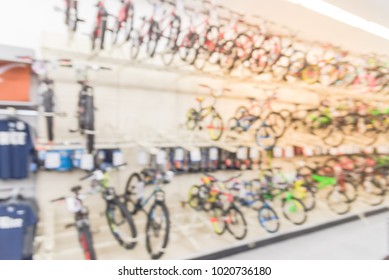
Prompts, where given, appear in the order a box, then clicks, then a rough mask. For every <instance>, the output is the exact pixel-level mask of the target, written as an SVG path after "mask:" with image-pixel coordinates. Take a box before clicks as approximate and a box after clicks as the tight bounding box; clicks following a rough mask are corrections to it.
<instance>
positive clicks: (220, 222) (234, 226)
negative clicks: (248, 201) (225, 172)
mask: <svg viewBox="0 0 389 280" xmlns="http://www.w3.org/2000/svg"><path fill="white" fill-rule="evenodd" d="M204 175H205V176H206V177H203V178H202V181H203V183H204V184H203V185H201V186H192V188H191V189H190V190H189V199H188V204H189V206H191V207H192V208H194V209H195V210H197V211H200V210H203V211H205V212H210V213H211V217H210V221H211V224H212V227H213V229H214V232H215V233H216V234H218V235H222V234H223V233H224V232H225V231H226V230H227V231H228V232H229V233H230V234H231V235H232V236H233V237H234V238H235V239H237V240H242V239H244V238H245V237H246V235H247V230H248V229H247V222H246V219H245V217H244V215H243V213H242V212H241V211H240V209H239V208H238V207H237V206H236V204H235V198H234V196H233V195H232V194H231V193H229V192H228V191H227V189H226V186H225V184H227V183H229V182H232V181H233V180H235V179H236V178H238V177H240V176H241V174H240V175H238V176H234V177H231V178H229V179H227V180H223V181H220V180H218V179H216V178H215V177H213V176H212V175H209V174H206V173H205V174H204ZM222 196H224V197H225V198H226V200H227V203H228V206H227V207H224V205H223V203H222V200H221V197H222Z"/></svg>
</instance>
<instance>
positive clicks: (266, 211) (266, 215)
mask: <svg viewBox="0 0 389 280" xmlns="http://www.w3.org/2000/svg"><path fill="white" fill-rule="evenodd" d="M273 220H275V221H276V222H275V227H274V228H273V227H270V226H269V225H268V223H267V222H269V221H273ZM258 221H259V224H260V226H261V227H262V228H264V229H265V230H266V231H267V232H269V233H276V232H277V231H278V230H279V229H280V219H279V218H278V215H277V213H276V211H275V210H274V209H273V208H271V207H270V206H263V207H262V208H261V209H259V210H258Z"/></svg>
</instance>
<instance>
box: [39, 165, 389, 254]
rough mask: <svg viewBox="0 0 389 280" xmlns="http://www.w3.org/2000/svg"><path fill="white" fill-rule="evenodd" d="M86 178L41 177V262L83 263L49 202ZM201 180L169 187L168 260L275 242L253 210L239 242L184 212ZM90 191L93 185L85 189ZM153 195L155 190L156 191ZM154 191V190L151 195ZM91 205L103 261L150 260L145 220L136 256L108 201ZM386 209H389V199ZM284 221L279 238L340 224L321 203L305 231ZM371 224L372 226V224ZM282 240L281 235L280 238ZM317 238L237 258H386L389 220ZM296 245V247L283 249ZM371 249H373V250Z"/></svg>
mask: <svg viewBox="0 0 389 280" xmlns="http://www.w3.org/2000/svg"><path fill="white" fill-rule="evenodd" d="M129 174H130V170H123V171H120V172H117V173H116V174H113V175H114V176H112V177H113V180H112V184H113V185H115V186H117V188H116V189H117V191H118V192H119V193H122V192H123V189H124V185H125V183H126V180H127V178H128V176H129ZM234 174H236V173H228V174H226V173H225V172H218V173H217V177H220V178H228V177H229V176H232V175H234ZM82 175H83V173H81V172H71V173H55V172H41V173H40V175H39V178H38V197H39V200H40V205H41V224H40V227H39V233H40V235H41V246H40V250H39V252H38V254H37V255H36V258H37V259H82V252H81V250H80V246H79V244H78V241H77V234H76V231H75V229H74V228H68V229H65V228H64V225H66V224H68V223H71V222H72V219H73V217H72V214H71V213H69V212H67V210H66V209H65V208H66V207H65V205H61V204H58V205H57V204H55V205H53V204H50V203H49V200H50V199H53V198H55V197H59V196H63V195H67V194H69V188H70V187H71V186H74V185H77V184H79V183H80V182H79V181H78V178H80V177H81V176H82ZM255 175H256V172H255V171H246V172H245V174H244V178H245V179H252V178H254V177H255ZM200 178H201V174H192V175H185V176H177V177H176V178H175V179H174V181H173V183H171V184H169V185H166V186H164V189H165V191H166V200H167V202H168V207H169V211H170V216H171V220H172V227H171V234H170V240H169V245H168V248H167V252H166V254H165V255H164V258H165V259H182V258H184V259H185V258H193V257H197V256H200V255H202V254H209V253H213V252H215V251H218V250H222V249H226V248H229V247H231V246H240V245H243V244H246V243H251V242H256V241H258V240H263V239H267V238H269V237H273V236H275V235H274V234H268V233H267V232H265V231H264V230H263V229H262V228H261V227H260V226H259V224H258V220H257V214H256V212H255V211H252V210H250V209H244V213H245V216H246V219H247V221H248V223H249V225H248V226H249V227H248V235H247V237H246V239H245V240H242V241H237V240H235V239H234V238H233V237H231V236H230V235H227V234H225V235H223V236H218V235H216V234H215V233H214V232H213V231H212V228H211V226H210V223H209V219H208V217H207V215H206V214H205V213H197V212H196V211H194V210H193V209H190V208H189V207H185V208H182V206H181V203H180V202H181V201H183V200H185V199H186V196H187V192H188V189H189V188H190V186H191V185H192V184H195V183H199V182H200ZM83 185H84V186H85V187H86V186H87V183H83ZM150 189H152V187H151V188H150ZM150 189H148V190H150ZM85 202H86V204H87V205H88V206H89V209H90V212H91V214H90V217H91V224H92V229H93V233H94V235H93V238H94V244H95V249H96V251H97V255H98V257H99V259H148V258H149V256H148V254H147V252H146V249H145V235H144V231H145V230H144V228H145V216H144V215H141V213H140V214H139V215H137V216H136V219H135V222H136V226H137V228H138V232H139V233H140V235H139V240H138V243H139V244H138V245H137V246H136V248H135V249H133V250H125V249H123V248H121V247H120V246H119V245H118V244H117V242H116V241H115V240H114V238H113V237H112V235H111V234H110V232H109V228H108V226H107V222H106V219H105V217H104V215H102V214H103V213H104V209H105V205H104V201H103V199H102V198H101V197H99V196H98V195H97V196H94V197H90V198H88V199H87V200H86V201H85ZM385 205H386V206H387V207H389V197H387V199H386V202H385ZM367 209H369V207H368V206H367V205H366V204H364V203H361V202H359V201H357V202H356V203H354V204H353V205H352V210H353V211H352V212H354V213H356V212H360V211H364V210H367ZM280 218H281V230H280V232H279V233H277V234H282V233H285V232H293V231H297V230H300V229H302V228H308V227H311V226H315V225H318V224H320V223H322V222H323V221H331V220H333V219H338V218H339V216H338V215H336V214H334V213H332V212H331V211H330V210H329V209H328V206H327V205H326V204H324V203H319V204H318V206H317V209H315V210H314V211H313V212H309V215H308V221H307V223H306V224H304V225H302V226H294V225H292V224H291V223H289V222H288V221H287V220H285V219H284V218H283V217H282V216H280ZM366 223H368V224H366ZM277 234H276V235H277ZM317 234H318V235H316V234H313V235H306V236H303V237H299V238H294V239H291V240H289V241H286V242H282V243H278V244H273V245H271V246H267V247H264V248H261V249H258V250H254V251H250V252H247V254H248V255H244V254H243V255H237V256H234V258H244V259H246V258H258V259H260V258H262V259H317V258H321V257H322V258H324V259H334V258H335V259H349V258H363V259H364V258H369V259H379V258H383V256H384V253H385V252H386V247H387V244H386V243H385V239H384V237H385V236H386V235H385V234H387V232H386V223H385V215H380V216H377V217H372V218H369V219H368V220H362V221H358V222H355V223H351V224H347V225H345V226H340V227H334V228H331V229H328V230H324V231H322V232H319V233H317ZM283 244H291V245H283ZM369 244H370V245H369Z"/></svg>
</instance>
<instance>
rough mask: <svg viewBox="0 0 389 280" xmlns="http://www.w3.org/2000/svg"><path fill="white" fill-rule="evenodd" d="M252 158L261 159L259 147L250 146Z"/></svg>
mask: <svg viewBox="0 0 389 280" xmlns="http://www.w3.org/2000/svg"><path fill="white" fill-rule="evenodd" d="M250 159H259V150H258V149H257V148H254V147H252V148H250Z"/></svg>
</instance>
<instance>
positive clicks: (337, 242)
mask: <svg viewBox="0 0 389 280" xmlns="http://www.w3.org/2000/svg"><path fill="white" fill-rule="evenodd" d="M302 248H303V249H302ZM388 254H389V213H383V214H379V215H375V216H372V217H369V218H364V219H362V220H358V221H355V222H350V223H346V224H343V225H339V226H336V227H333V228H329V229H325V230H321V231H318V232H314V233H311V234H307V235H304V236H301V237H296V238H293V239H289V240H287V241H283V242H279V243H276V244H272V245H270V246H266V247H262V248H258V249H254V250H251V251H247V252H244V253H241V254H237V255H234V256H231V257H228V258H226V259H270V260H280V259H294V260H295V259H297V260H304V259H313V260H330V259H331V260H351V259H352V260H377V259H383V258H384V257H385V256H386V255H388Z"/></svg>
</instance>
